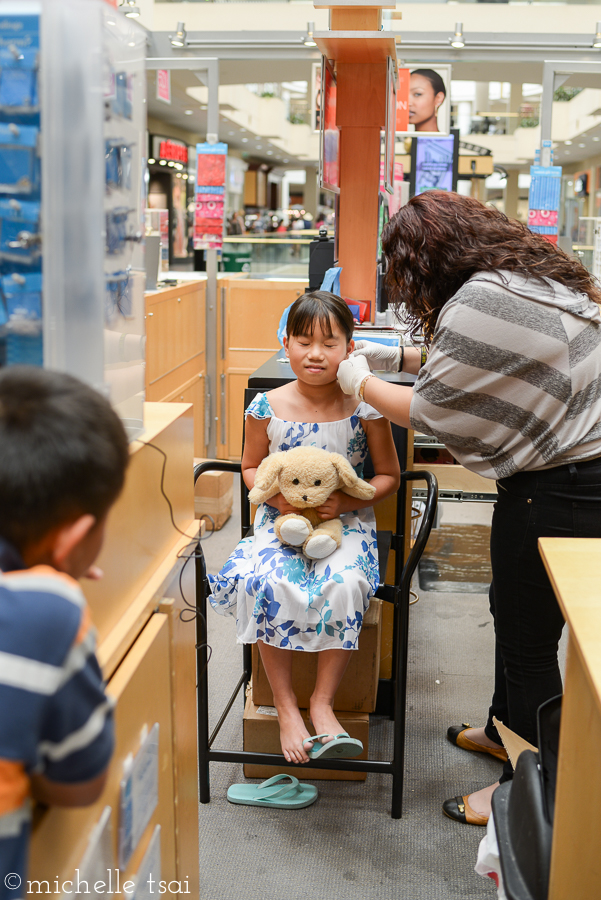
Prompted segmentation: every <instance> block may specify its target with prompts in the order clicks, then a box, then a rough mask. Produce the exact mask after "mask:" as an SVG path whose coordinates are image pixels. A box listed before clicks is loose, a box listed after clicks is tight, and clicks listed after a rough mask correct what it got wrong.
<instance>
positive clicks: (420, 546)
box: [401, 471, 438, 590]
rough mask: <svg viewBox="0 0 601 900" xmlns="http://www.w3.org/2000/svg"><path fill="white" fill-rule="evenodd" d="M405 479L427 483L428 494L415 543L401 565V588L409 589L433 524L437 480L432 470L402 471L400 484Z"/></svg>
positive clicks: (436, 499)
mask: <svg viewBox="0 0 601 900" xmlns="http://www.w3.org/2000/svg"><path fill="white" fill-rule="evenodd" d="M407 481H425V482H426V484H427V485H428V496H427V497H426V508H425V510H424V515H423V518H422V522H421V525H420V527H419V531H418V532H417V536H416V538H415V543H414V544H413V547H412V548H411V552H410V553H409V556H408V557H407V562H406V563H405V565H404V566H403V574H402V577H401V589H402V588H403V587H405V586H406V588H407V590H409V586H410V585H411V579H412V578H413V573H414V572H415V570H416V568H417V564H418V563H419V561H420V559H421V557H422V553H423V552H424V550H425V548H426V544H427V542H428V538H429V537H430V532H431V531H432V525H433V524H434V516H435V515H436V504H437V501H438V480H437V478H436V476H435V475H433V474H432V472H427V471H419V472H402V473H401V484H403V482H407Z"/></svg>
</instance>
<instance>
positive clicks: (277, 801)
mask: <svg viewBox="0 0 601 900" xmlns="http://www.w3.org/2000/svg"><path fill="white" fill-rule="evenodd" d="M283 779H286V780H287V781H288V783H287V784H280V782H281V781H282V780H283ZM276 785H279V787H277V786H276ZM227 799H228V800H229V801H230V803H241V804H243V805H244V806H272V807H273V808H274V809H303V807H305V806H311V804H312V803H315V801H316V800H317V788H316V787H315V786H314V785H313V784H301V783H300V782H299V780H298V778H295V777H294V775H274V776H273V778H268V779H267V781H264V782H263V783H262V784H232V785H231V787H229V788H228V791H227Z"/></svg>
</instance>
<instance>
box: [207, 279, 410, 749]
mask: <svg viewBox="0 0 601 900" xmlns="http://www.w3.org/2000/svg"><path fill="white" fill-rule="evenodd" d="M352 335H353V317H352V315H351V312H350V310H349V308H348V306H347V305H346V303H344V301H343V300H341V299H340V298H339V297H337V296H335V295H334V294H330V293H328V292H326V291H315V292H313V293H307V294H305V295H304V296H302V297H300V298H299V299H298V300H297V301H296V302H295V303H294V304H293V305H292V307H291V309H290V313H289V316H288V323H287V338H285V339H284V347H285V350H286V356H287V357H288V359H289V360H290V365H291V368H292V371H293V372H294V374H295V375H296V381H291V382H290V383H288V384H285V385H282V387H279V388H276V389H275V390H272V391H269V392H268V393H265V394H258V395H257V396H256V397H255V398H254V400H253V401H252V403H251V404H250V405H249V407H248V409H247V410H246V438H245V444H244V453H243V456H242V476H243V478H244V481H245V483H246V485H247V487H248V488H249V489H250V488H252V487H253V486H254V482H255V474H256V471H257V468H258V466H259V464H260V463H261V462H262V460H263V459H265V457H266V456H268V455H269V454H270V453H275V452H277V451H281V450H289V449H291V448H292V447H300V446H308V447H320V448H322V449H324V450H328V451H333V452H336V453H340V454H342V455H343V456H345V457H346V458H347V459H348V461H349V462H350V463H351V465H352V466H353V468H354V470H355V472H356V473H357V475H359V476H361V474H362V471H363V464H364V461H365V457H366V456H367V451H368V450H369V453H370V456H371V460H372V463H373V467H374V471H375V473H376V474H375V477H374V478H373V479H372V481H371V484H372V486H373V487H374V488H375V489H376V493H375V496H374V498H373V499H372V500H367V501H366V500H358V499H356V498H354V497H351V496H349V495H348V494H345V493H343V492H342V491H339V490H337V491H335V492H334V493H333V494H331V495H330V497H329V498H328V499H327V500H326V502H325V503H324V504H323V505H322V506H320V507H319V508H318V509H317V512H318V514H319V516H320V518H321V519H322V520H324V521H325V520H328V519H334V518H336V517H337V516H340V517H341V518H342V523H343V536H342V544H341V546H340V547H339V548H338V549H336V550H335V551H334V552H333V553H332V554H331V555H330V556H327V557H326V558H324V559H309V558H308V557H306V556H305V555H303V553H302V551H301V549H300V548H298V547H289V546H285V545H283V544H281V543H280V541H279V540H278V539H277V538H276V536H275V533H274V528H273V523H274V521H275V519H277V517H278V516H280V515H285V514H286V513H291V512H297V510H295V509H294V507H292V506H290V505H289V504H288V503H287V502H286V500H285V499H284V497H283V496H282V494H276V495H275V496H274V497H271V498H270V499H269V500H268V501H267V502H266V503H262V504H261V505H260V506H259V507H258V509H257V513H256V516H255V522H254V535H253V536H252V537H249V538H245V539H244V540H242V541H241V542H240V543H239V544H238V546H237V547H236V549H235V550H234V552H233V554H232V555H231V556H230V558H229V560H228V562H227V563H226V565H225V566H224V568H223V569H222V570H221V572H220V573H219V575H217V576H209V578H210V580H211V587H212V595H211V598H210V600H211V604H212V606H213V607H214V609H216V610H217V612H219V613H222V614H231V615H236V618H237V634H238V640H239V642H240V643H243V644H253V643H258V645H259V651H260V653H261V659H262V661H263V665H264V666H265V671H266V673H267V677H268V678H269V683H270V685H271V688H272V691H273V696H274V703H275V706H276V709H277V712H278V719H279V724H280V741H281V745H282V752H283V754H284V756H285V758H286V760H287V761H288V762H292V763H304V762H308V760H309V759H310V758H325V757H328V756H335V755H343V756H356V755H359V753H361V750H362V747H361V744H360V742H359V741H353V740H350V739H349V738H348V735H345V733H344V732H343V733H342V735H341V732H342V728H341V726H340V723H339V722H338V721H337V719H336V716H335V715H334V711H333V703H334V695H335V694H336V691H337V689H338V686H339V684H340V681H341V679H342V676H343V675H344V672H345V670H346V667H347V665H348V662H349V659H350V654H351V652H352V651H353V650H356V649H357V640H358V637H359V632H360V630H361V624H362V621H363V614H364V612H365V611H366V609H367V607H368V606H369V600H370V597H371V596H372V595H373V593H374V591H375V590H376V588H377V586H378V582H379V571H378V550H377V545H376V528H375V516H374V512H373V509H372V508H371V507H372V505H373V504H374V503H377V502H378V501H379V500H382V499H383V498H384V497H387V496H389V495H390V494H392V493H394V492H395V491H396V490H397V488H398V485H399V478H400V475H399V463H398V459H397V454H396V450H395V447H394V443H393V440H392V433H391V430H390V424H389V422H388V421H387V420H386V419H383V418H382V417H381V416H380V414H379V413H378V412H376V410H375V409H373V408H372V407H371V406H369V405H368V404H367V403H364V402H360V403H359V405H357V401H356V400H355V399H354V397H348V396H347V395H346V394H343V392H342V390H341V389H340V386H339V384H338V381H337V380H336V373H337V371H338V366H339V364H340V362H341V361H342V360H343V359H346V358H347V357H348V355H349V353H351V352H352V350H353V347H354V342H353V340H352ZM295 650H296V651H301V652H306V651H319V657H318V666H317V678H316V683H315V690H314V691H313V694H312V696H311V701H310V710H309V712H310V717H311V722H312V724H313V727H314V728H315V731H316V734H317V737H318V738H319V740H318V739H317V737H315V736H314V737H313V738H311V736H310V735H309V732H308V731H307V729H306V727H305V725H304V723H303V719H302V717H301V714H300V712H299V709H298V703H297V700H296V696H295V694H294V691H293V689H292V652H291V651H295ZM328 745H329V746H328Z"/></svg>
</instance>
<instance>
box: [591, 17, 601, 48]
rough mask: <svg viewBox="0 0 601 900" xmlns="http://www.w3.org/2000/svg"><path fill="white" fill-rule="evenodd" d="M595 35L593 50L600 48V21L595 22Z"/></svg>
mask: <svg viewBox="0 0 601 900" xmlns="http://www.w3.org/2000/svg"><path fill="white" fill-rule="evenodd" d="M595 32H596V33H595V37H594V38H593V47H594V48H595V50H599V49H601V22H597V27H596V29H595Z"/></svg>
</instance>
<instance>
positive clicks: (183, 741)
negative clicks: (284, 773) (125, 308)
mask: <svg viewBox="0 0 601 900" xmlns="http://www.w3.org/2000/svg"><path fill="white" fill-rule="evenodd" d="M144 412H145V417H144V422H145V433H144V434H143V435H142V438H141V440H140V441H137V442H135V443H133V444H132V445H131V450H130V452H131V459H130V465H129V469H128V472H127V478H126V483H125V488H124V490H123V493H122V495H121V496H120V498H119V500H118V501H117V503H116V504H115V506H114V508H113V510H112V511H111V513H110V517H109V522H108V527H107V536H106V541H105V545H104V547H103V550H102V553H101V556H100V557H99V559H98V564H99V566H100V567H101V568H102V569H103V570H104V578H103V579H102V580H101V581H99V582H82V588H83V590H84V592H85V594H86V597H87V599H88V602H89V604H90V608H91V612H92V619H93V621H94V624H95V625H96V628H97V630H98V659H99V661H100V664H101V666H102V669H103V674H104V677H105V678H106V679H107V681H108V687H107V691H108V694H109V695H110V696H111V697H113V698H114V700H115V703H116V708H115V733H116V748H115V753H114V756H113V760H112V762H111V765H110V769H109V777H108V780H107V784H106V787H105V789H104V791H103V793H102V796H101V797H100V798H99V799H98V800H97V801H96V803H94V804H93V805H92V806H89V807H86V808H84V809H59V808H52V809H50V810H48V811H46V812H45V814H44V815H43V816H42V817H41V819H40V820H39V821H38V822H37V824H36V827H35V829H34V832H33V837H32V846H31V860H30V866H29V874H28V878H29V879H30V880H32V879H33V880H37V879H45V880H48V881H49V882H50V884H51V885H52V883H53V881H54V880H55V879H57V878H58V880H59V881H60V882H61V883H62V882H63V881H64V880H67V879H71V878H72V877H73V873H74V871H75V869H76V868H77V867H78V866H79V865H80V862H81V860H82V858H83V856H84V853H85V851H86V847H87V845H88V842H89V839H90V835H91V834H92V832H93V829H94V827H95V826H96V825H97V823H98V821H99V819H100V816H101V814H102V812H103V810H104V809H105V808H106V807H110V810H111V813H110V818H111V826H112V846H113V856H114V858H115V860H117V858H118V857H117V847H118V834H119V824H120V815H119V803H120V791H121V781H122V779H123V773H124V762H125V760H126V758H127V757H128V755H129V754H132V755H135V754H136V752H137V751H138V750H139V748H140V744H141V740H142V734H143V732H149V731H150V730H151V729H152V727H153V725H154V724H155V723H157V722H158V723H159V745H158V758H159V764H158V769H159V771H158V806H157V807H156V809H155V811H154V813H153V815H152V818H151V819H150V822H149V823H148V825H147V827H146V828H145V830H144V832H143V834H142V837H141V839H140V841H139V843H138V845H137V847H135V848H134V852H133V855H132V857H131V860H130V862H129V863H128V865H127V867H126V870H125V871H124V872H123V873H122V877H121V882H122V883H123V881H125V880H127V879H128V878H130V877H133V876H134V875H135V874H136V873H137V872H138V871H139V866H140V864H141V861H142V858H143V856H144V854H145V852H146V850H147V849H148V846H149V844H150V840H151V838H152V836H153V833H154V831H155V828H156V826H157V825H160V826H161V836H160V847H161V878H162V879H167V880H168V881H169V880H171V881H174V880H179V881H182V882H184V881H185V880H187V881H188V888H189V891H190V894H191V895H192V896H199V871H198V773H197V743H196V742H197V735H196V653H195V642H196V632H195V624H194V620H191V621H190V616H185V617H184V618H185V619H187V621H185V622H182V621H181V619H180V613H181V612H182V611H183V610H184V609H186V600H188V601H189V602H192V603H193V602H194V565H193V563H191V562H188V563H186V560H185V559H181V558H180V554H181V553H182V551H183V550H184V548H185V547H186V546H187V545H188V544H189V543H190V538H188V537H186V536H185V535H183V534H180V533H179V532H178V531H177V530H176V528H175V527H174V525H173V523H172V521H171V516H170V511H169V506H168V504H167V501H166V500H165V497H164V496H163V494H162V492H161V481H163V488H164V491H165V493H166V494H167V496H168V497H169V499H170V501H171V504H172V507H173V516H174V521H175V524H176V526H177V528H179V529H181V531H183V532H185V533H186V534H188V535H190V536H193V535H195V534H196V533H197V531H198V523H197V522H195V521H194V497H193V479H192V466H193V462H192V461H193V457H194V451H193V418H192V415H193V412H192V407H191V406H190V405H189V404H181V403H179V404H178V403H146V404H145V409H144ZM148 443H151V444H152V445H153V446H147V444H148ZM155 447H156V448H159V449H155ZM159 451H163V453H165V454H166V457H167V459H166V464H165V471H164V477H163V463H164V457H163V456H162V454H161V452H159ZM184 566H185V571H184V573H183V577H182V582H183V590H184V594H185V598H186V600H185V599H184V596H182V592H181V590H180V584H179V581H180V572H181V570H182V568H183V567H184ZM115 865H118V863H117V862H115ZM82 877H83V876H82ZM182 887H183V885H182ZM182 893H185V889H183V890H182ZM124 896H125V895H124ZM169 896H179V894H172V893H170V894H169Z"/></svg>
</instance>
